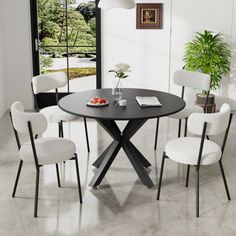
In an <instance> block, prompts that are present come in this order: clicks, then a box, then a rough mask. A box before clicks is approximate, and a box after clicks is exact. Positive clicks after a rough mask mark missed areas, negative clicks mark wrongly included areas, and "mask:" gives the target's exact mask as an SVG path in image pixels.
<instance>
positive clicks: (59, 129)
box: [58, 122, 61, 138]
mask: <svg viewBox="0 0 236 236" xmlns="http://www.w3.org/2000/svg"><path fill="white" fill-rule="evenodd" d="M58 137H59V138H61V123H60V122H58Z"/></svg>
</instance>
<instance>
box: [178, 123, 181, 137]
mask: <svg viewBox="0 0 236 236" xmlns="http://www.w3.org/2000/svg"><path fill="white" fill-rule="evenodd" d="M180 135H181V119H179V129H178V138H179V137H180Z"/></svg>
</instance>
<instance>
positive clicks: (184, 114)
mask: <svg viewBox="0 0 236 236" xmlns="http://www.w3.org/2000/svg"><path fill="white" fill-rule="evenodd" d="M173 80H174V83H175V84H176V85H179V86H182V93H181V97H182V98H184V90H185V87H189V88H193V89H199V90H205V91H207V96H206V103H205V104H204V108H202V107H200V106H198V105H195V104H191V103H188V102H186V106H185V108H184V109H183V110H181V111H180V112H177V113H175V114H173V115H170V116H169V117H171V118H175V119H179V129H178V137H180V135H181V122H182V119H185V130H184V136H186V135H187V121H188V117H189V116H190V115H191V114H192V113H194V112H198V113H203V112H205V111H206V108H207V102H208V97H209V92H210V83H211V79H210V75H208V74H204V73H201V72H192V71H186V70H177V71H175V72H174V75H173ZM158 128H159V118H157V124H156V134H155V142H154V149H155V150H156V147H157V138H158Z"/></svg>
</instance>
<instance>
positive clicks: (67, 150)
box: [11, 102, 82, 217]
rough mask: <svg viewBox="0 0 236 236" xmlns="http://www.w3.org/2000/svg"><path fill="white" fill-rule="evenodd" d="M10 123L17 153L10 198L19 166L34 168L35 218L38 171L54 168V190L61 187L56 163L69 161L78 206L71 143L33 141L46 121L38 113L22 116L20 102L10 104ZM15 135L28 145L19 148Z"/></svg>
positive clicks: (69, 141)
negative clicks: (26, 138)
mask: <svg viewBox="0 0 236 236" xmlns="http://www.w3.org/2000/svg"><path fill="white" fill-rule="evenodd" d="M11 120H12V124H13V130H14V133H15V137H16V142H17V146H18V149H19V159H20V163H19V168H18V172H17V176H16V181H15V185H14V189H13V193H12V197H15V193H16V188H17V184H18V180H19V177H20V172H21V168H22V165H23V163H24V162H29V163H32V164H34V166H35V168H36V186H35V203H34V217H37V210H38V189H39V173H40V167H42V166H44V165H50V164H56V174H57V181H58V186H59V187H61V183H60V176H59V169H58V163H61V162H63V161H67V160H71V159H73V160H75V166H76V174H77V184H78V190H79V197H80V203H82V193H81V185H80V177H79V167H78V159H77V154H76V147H75V144H74V143H73V142H72V141H71V140H69V139H65V138H57V137H53V138H48V137H45V138H36V139H35V135H40V134H42V133H43V132H44V131H45V130H46V128H47V119H46V117H45V116H44V115H43V114H41V113H29V112H24V107H23V105H22V103H21V102H15V103H14V104H12V106H11ZM18 133H21V134H29V137H30V141H28V142H26V143H24V144H21V143H20V139H19V135H18Z"/></svg>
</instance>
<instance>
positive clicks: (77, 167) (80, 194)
mask: <svg viewBox="0 0 236 236" xmlns="http://www.w3.org/2000/svg"><path fill="white" fill-rule="evenodd" d="M75 168H76V175H77V183H78V190H79V200H80V203H81V204H82V203H83V201H82V191H81V184H80V176H79V162H78V158H77V154H75Z"/></svg>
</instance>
